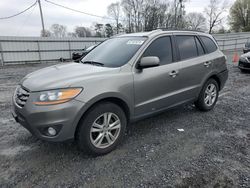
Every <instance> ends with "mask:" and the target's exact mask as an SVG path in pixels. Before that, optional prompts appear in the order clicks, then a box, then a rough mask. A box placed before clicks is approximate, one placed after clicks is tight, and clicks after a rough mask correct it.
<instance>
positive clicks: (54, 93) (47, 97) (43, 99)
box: [33, 88, 82, 105]
mask: <svg viewBox="0 0 250 188" xmlns="http://www.w3.org/2000/svg"><path fill="white" fill-rule="evenodd" d="M81 91H82V88H70V89H58V90H51V91H43V92H41V93H40V95H39V97H38V99H37V101H35V102H33V103H34V104H36V105H51V104H61V103H64V102H68V101H70V100H71V99H73V98H75V97H76V96H77V95H79V94H80V93H81Z"/></svg>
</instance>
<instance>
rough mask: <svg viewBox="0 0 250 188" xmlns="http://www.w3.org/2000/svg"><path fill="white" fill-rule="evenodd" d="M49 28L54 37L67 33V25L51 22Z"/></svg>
mask: <svg viewBox="0 0 250 188" xmlns="http://www.w3.org/2000/svg"><path fill="white" fill-rule="evenodd" d="M50 30H51V32H52V34H53V36H54V37H66V35H67V27H66V26H64V25H60V24H53V25H52V26H51V27H50Z"/></svg>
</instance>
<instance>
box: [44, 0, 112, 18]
mask: <svg viewBox="0 0 250 188" xmlns="http://www.w3.org/2000/svg"><path fill="white" fill-rule="evenodd" d="M45 1H46V2H48V3H51V4H53V5H55V6H58V7H62V8H65V9H68V10H71V11H74V12H78V13H82V14H85V15H88V16H93V17H97V18H102V19H107V20H115V19H113V18H108V17H103V16H99V15H96V14H91V13H87V12H83V11H80V10H76V9H73V8H70V7H66V6H64V5H60V4H57V3H54V2H52V1H49V0H45Z"/></svg>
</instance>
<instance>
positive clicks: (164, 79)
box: [134, 36, 181, 117]
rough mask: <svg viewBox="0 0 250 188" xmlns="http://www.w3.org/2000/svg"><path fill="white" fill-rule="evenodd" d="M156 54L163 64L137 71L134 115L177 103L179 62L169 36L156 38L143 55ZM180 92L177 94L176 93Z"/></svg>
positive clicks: (140, 114) (145, 113)
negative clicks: (174, 54)
mask: <svg viewBox="0 0 250 188" xmlns="http://www.w3.org/2000/svg"><path fill="white" fill-rule="evenodd" d="M147 56H157V57H159V59H160V66H158V67H151V68H145V69H143V70H137V69H135V71H134V92H135V93H134V95H135V116H136V117H140V116H144V115H148V114H150V113H153V112H156V111H159V110H161V109H163V108H167V107H169V106H171V105H173V104H176V103H178V101H179V99H178V96H177V95H178V94H177V93H178V90H180V89H181V88H180V87H179V66H180V63H179V62H173V49H172V42H171V37H170V36H164V37H160V38H157V39H155V40H154V41H153V42H152V43H151V44H150V45H149V46H148V48H147V49H146V50H145V51H144V53H143V55H142V57H147ZM176 94H177V95H176Z"/></svg>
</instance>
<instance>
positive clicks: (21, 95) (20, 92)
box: [15, 86, 30, 108]
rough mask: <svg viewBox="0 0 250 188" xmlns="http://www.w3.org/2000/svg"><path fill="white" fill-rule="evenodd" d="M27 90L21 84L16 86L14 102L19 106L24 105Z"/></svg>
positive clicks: (27, 93)
mask: <svg viewBox="0 0 250 188" xmlns="http://www.w3.org/2000/svg"><path fill="white" fill-rule="evenodd" d="M29 95H30V93H29V91H27V90H26V89H24V88H22V87H21V86H18V87H17V89H16V92H15V102H16V104H17V105H18V106H19V107H21V108H22V107H24V105H25V103H26V101H27V100H28V98H29Z"/></svg>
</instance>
